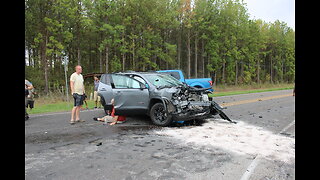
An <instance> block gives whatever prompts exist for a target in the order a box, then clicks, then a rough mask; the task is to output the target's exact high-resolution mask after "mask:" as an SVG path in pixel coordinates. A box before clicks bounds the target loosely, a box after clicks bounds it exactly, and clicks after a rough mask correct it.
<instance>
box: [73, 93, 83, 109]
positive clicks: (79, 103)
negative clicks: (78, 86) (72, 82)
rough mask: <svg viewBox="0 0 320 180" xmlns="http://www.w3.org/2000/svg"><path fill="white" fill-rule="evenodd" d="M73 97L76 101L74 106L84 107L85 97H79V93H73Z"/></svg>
mask: <svg viewBox="0 0 320 180" xmlns="http://www.w3.org/2000/svg"><path fill="white" fill-rule="evenodd" d="M72 96H73V99H74V106H82V105H83V100H84V96H83V95H79V94H78V93H73V94H72Z"/></svg>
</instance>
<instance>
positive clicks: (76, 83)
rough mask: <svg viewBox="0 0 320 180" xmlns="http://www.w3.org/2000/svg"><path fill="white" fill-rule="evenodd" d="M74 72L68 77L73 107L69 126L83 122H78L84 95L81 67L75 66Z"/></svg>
mask: <svg viewBox="0 0 320 180" xmlns="http://www.w3.org/2000/svg"><path fill="white" fill-rule="evenodd" d="M75 71H76V72H74V73H73V74H72V75H71V76H70V89H71V94H72V96H73V99H74V107H73V108H72V111H71V120H70V124H74V123H75V122H84V120H80V109H81V107H82V105H83V100H84V94H85V89H84V84H83V83H84V80H83V76H82V74H81V73H82V67H81V66H80V65H77V66H76V67H75Z"/></svg>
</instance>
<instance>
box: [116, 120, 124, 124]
mask: <svg viewBox="0 0 320 180" xmlns="http://www.w3.org/2000/svg"><path fill="white" fill-rule="evenodd" d="M125 122H126V121H117V124H122V123H125Z"/></svg>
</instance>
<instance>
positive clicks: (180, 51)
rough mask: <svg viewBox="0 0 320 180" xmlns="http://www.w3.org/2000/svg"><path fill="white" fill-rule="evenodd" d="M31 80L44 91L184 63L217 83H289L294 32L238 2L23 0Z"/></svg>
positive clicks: (191, 75) (190, 71)
mask: <svg viewBox="0 0 320 180" xmlns="http://www.w3.org/2000/svg"><path fill="white" fill-rule="evenodd" d="M25 49H26V59H25V64H26V66H25V67H26V78H27V79H29V80H30V81H31V82H33V84H35V85H36V87H37V88H38V89H39V90H43V91H44V92H45V93H48V92H49V90H53V89H54V88H57V87H60V86H62V85H64V84H65V78H64V58H65V57H68V76H70V75H71V73H72V72H73V69H74V67H75V65H77V64H79V65H81V66H82V67H83V73H91V72H102V73H111V72H119V71H126V70H134V71H148V70H160V69H181V70H183V72H184V73H185V76H186V77H187V78H201V77H213V78H214V82H215V83H217V84H219V83H220V84H236V85H237V84H250V83H265V82H270V83H279V82H282V83H290V82H293V81H294V74H295V32H294V30H293V29H292V28H290V27H288V26H287V24H286V23H284V22H280V21H278V20H277V21H275V22H264V21H263V20H260V19H257V20H252V19H250V18H249V14H248V11H247V8H246V4H245V3H243V2H242V1H240V0H25Z"/></svg>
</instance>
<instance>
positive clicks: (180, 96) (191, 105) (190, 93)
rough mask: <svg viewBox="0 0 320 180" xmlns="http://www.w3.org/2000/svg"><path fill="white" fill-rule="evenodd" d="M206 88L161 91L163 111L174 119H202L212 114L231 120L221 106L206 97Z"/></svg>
mask: <svg viewBox="0 0 320 180" xmlns="http://www.w3.org/2000/svg"><path fill="white" fill-rule="evenodd" d="M209 93H211V92H210V91H208V89H199V88H193V87H189V86H179V87H173V88H168V89H166V90H165V91H163V92H162V93H161V97H162V99H163V101H164V104H165V111H166V112H167V113H168V115H170V116H171V117H172V119H173V120H175V121H181V120H182V121H187V120H193V119H204V118H209V117H212V116H213V115H218V114H219V115H220V116H221V117H222V118H223V119H226V120H228V121H230V122H233V121H231V120H230V119H229V118H228V117H227V116H226V115H225V114H224V113H223V112H222V110H223V108H222V107H221V106H220V105H219V104H217V103H216V102H214V101H212V100H211V98H209V97H208V94H209Z"/></svg>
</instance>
